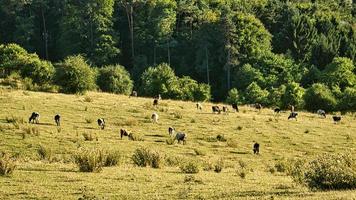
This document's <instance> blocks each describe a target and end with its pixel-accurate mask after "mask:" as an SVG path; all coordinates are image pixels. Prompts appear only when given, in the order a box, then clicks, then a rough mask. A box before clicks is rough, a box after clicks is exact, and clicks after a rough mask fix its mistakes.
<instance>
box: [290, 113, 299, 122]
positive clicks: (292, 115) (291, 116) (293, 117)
mask: <svg viewBox="0 0 356 200" xmlns="http://www.w3.org/2000/svg"><path fill="white" fill-rule="evenodd" d="M297 116H298V113H297V112H291V113H290V114H289V117H288V120H289V119H295V120H297Z"/></svg>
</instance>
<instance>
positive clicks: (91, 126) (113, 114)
mask: <svg viewBox="0 0 356 200" xmlns="http://www.w3.org/2000/svg"><path fill="white" fill-rule="evenodd" d="M203 106H204V107H203V110H202V111H197V110H196V107H195V103H192V102H182V101H171V100H162V101H161V102H160V104H159V106H158V108H154V107H153V106H152V99H147V98H129V97H127V96H120V95H113V94H106V93H88V94H86V95H85V96H79V95H65V94H51V93H40V92H28V91H21V90H7V89H1V90H0V110H1V112H0V152H1V151H6V152H10V153H11V154H13V155H17V157H18V167H17V169H16V170H15V172H14V174H13V175H12V176H10V177H1V176H0V199H30V198H34V199H46V198H47V199H75V198H79V197H81V196H83V193H85V194H88V193H89V194H93V195H95V196H96V197H99V198H100V199H101V198H104V199H105V198H106V199H186V198H189V199H217V198H223V199H244V198H247V199H250V198H255V199H260V198H272V197H274V198H277V199H279V198H282V199H285V198H287V199H288V198H289V199H302V198H308V199H325V198H334V199H335V198H344V199H352V198H356V195H355V191H337V192H310V191H308V189H307V188H304V187H302V186H299V185H297V184H295V183H294V182H293V181H292V179H291V178H290V177H288V176H286V175H285V174H284V173H278V172H276V173H271V172H269V171H270V170H269V169H270V168H271V166H274V165H275V164H276V163H277V162H278V161H280V160H283V159H295V158H309V157H312V156H315V155H318V154H321V153H325V152H329V153H338V152H349V153H352V154H353V155H356V149H355V147H356V145H355V144H356V143H355V141H356V138H355V137H356V136H355V133H356V121H355V117H356V116H355V115H350V114H349V115H345V116H343V119H342V122H341V123H340V124H334V123H333V121H332V119H331V116H330V115H329V116H327V118H326V119H322V118H320V117H319V116H317V115H316V114H312V113H305V112H300V113H299V118H298V121H295V120H290V121H288V120H287V117H288V113H281V114H279V115H278V116H276V115H275V114H274V113H273V111H272V110H270V109H262V111H260V112H258V111H256V110H255V109H254V108H250V107H247V106H244V107H241V108H240V112H239V113H234V112H230V113H229V114H220V115H218V114H212V112H211V106H212V104H211V103H203ZM33 111H36V112H39V113H40V115H41V118H40V124H38V125H29V124H28V123H27V122H28V117H29V116H30V114H31V113H32V112H33ZM153 112H157V113H158V114H159V122H158V124H153V123H152V122H151V120H150V116H151V114H152V113H153ZM57 113H59V114H60V115H61V116H62V122H61V123H62V126H61V128H57V127H56V126H55V123H54V120H53V117H54V115H55V114H57ZM100 117H102V118H105V121H106V123H107V126H106V128H105V129H104V130H100V129H99V127H98V125H97V123H96V120H97V119H98V118H100ZM11 118H14V119H16V121H17V123H16V124H13V123H8V121H9V120H8V119H11ZM22 121H23V122H22ZM169 126H173V127H175V128H176V130H178V131H184V132H186V133H187V134H188V140H187V144H186V145H181V144H177V143H176V144H174V145H168V144H167V143H166V140H167V139H168V138H169V135H168V131H167V129H168V127H169ZM29 127H36V128H34V129H36V131H37V132H38V133H36V134H32V135H30V134H26V133H25V132H26V129H27V128H29ZM120 128H125V129H128V130H130V131H132V132H133V133H135V134H136V135H138V136H140V138H142V139H143V140H144V141H129V140H128V139H127V137H125V138H124V139H122V140H121V139H120V137H119V130H120ZM83 133H88V134H93V135H94V137H95V138H97V139H94V140H93V141H85V140H84V137H83ZM219 134H220V135H223V136H224V138H226V139H227V141H217V140H216V137H217V135H219ZM254 141H257V142H259V143H260V144H261V149H260V155H254V154H253V153H252V145H253V143H254ZM39 145H43V146H46V147H48V148H49V149H51V150H52V152H53V154H54V158H55V159H53V161H52V162H48V161H42V160H40V159H39V157H38V155H37V149H38V147H39ZM80 147H88V148H92V147H93V148H94V147H95V148H102V149H105V150H116V151H119V152H120V154H121V155H122V157H123V158H122V161H121V163H120V165H118V166H115V167H107V168H104V169H103V171H101V172H99V173H82V172H79V170H78V168H77V166H76V165H75V164H73V162H72V155H73V154H74V153H75V152H76V151H77V150H78V148H80ZM139 147H147V148H150V149H153V150H156V151H158V152H159V153H160V154H161V156H162V157H163V158H164V159H165V160H167V159H171V160H173V159H176V160H178V161H179V162H183V160H188V159H189V160H193V161H194V162H197V163H199V165H200V166H201V170H200V172H199V173H198V174H196V175H187V174H184V173H182V172H181V170H180V169H179V167H178V166H170V165H168V164H166V165H165V166H163V167H162V168H160V169H152V168H148V167H147V168H140V167H136V166H134V165H133V163H132V161H131V159H130V158H131V156H132V154H133V152H134V150H135V149H137V148H139ZM196 151H198V152H203V153H202V154H203V155H197V153H195V152H196ZM219 160H223V162H224V167H223V170H222V172H221V173H215V172H214V171H205V170H203V168H204V167H205V168H206V166H207V165H208V163H216V162H217V161H219ZM239 163H240V164H239ZM241 163H245V165H246V168H247V171H246V178H244V179H243V178H241V177H240V176H239V170H240V168H241V167H240V166H241ZM178 165H179V163H178ZM242 165H243V164H242ZM83 191H84V192H83Z"/></svg>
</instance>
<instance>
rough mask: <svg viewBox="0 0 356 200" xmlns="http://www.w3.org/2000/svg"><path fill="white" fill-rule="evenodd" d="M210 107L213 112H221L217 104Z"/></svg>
mask: <svg viewBox="0 0 356 200" xmlns="http://www.w3.org/2000/svg"><path fill="white" fill-rule="evenodd" d="M211 109H212V110H213V113H219V114H220V113H221V110H220V108H219V106H212V107H211Z"/></svg>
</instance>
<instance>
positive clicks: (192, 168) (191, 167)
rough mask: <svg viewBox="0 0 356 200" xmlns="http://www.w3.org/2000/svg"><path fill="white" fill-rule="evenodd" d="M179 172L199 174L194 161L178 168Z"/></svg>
mask: <svg viewBox="0 0 356 200" xmlns="http://www.w3.org/2000/svg"><path fill="white" fill-rule="evenodd" d="M180 170H181V171H182V172H183V173H186V174H197V173H199V165H198V163H197V162H195V161H192V160H190V161H187V162H185V163H183V164H182V165H181V166H180Z"/></svg>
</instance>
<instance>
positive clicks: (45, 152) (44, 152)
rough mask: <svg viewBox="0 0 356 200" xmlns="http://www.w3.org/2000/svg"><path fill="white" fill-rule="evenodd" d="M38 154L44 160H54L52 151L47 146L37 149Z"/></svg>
mask: <svg viewBox="0 0 356 200" xmlns="http://www.w3.org/2000/svg"><path fill="white" fill-rule="evenodd" d="M37 154H38V156H39V157H40V159H42V160H47V161H52V158H53V152H52V149H50V148H48V147H46V146H43V145H40V146H39V147H38V149H37Z"/></svg>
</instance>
